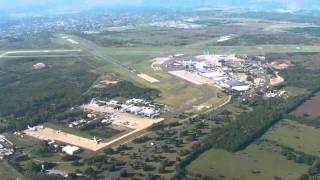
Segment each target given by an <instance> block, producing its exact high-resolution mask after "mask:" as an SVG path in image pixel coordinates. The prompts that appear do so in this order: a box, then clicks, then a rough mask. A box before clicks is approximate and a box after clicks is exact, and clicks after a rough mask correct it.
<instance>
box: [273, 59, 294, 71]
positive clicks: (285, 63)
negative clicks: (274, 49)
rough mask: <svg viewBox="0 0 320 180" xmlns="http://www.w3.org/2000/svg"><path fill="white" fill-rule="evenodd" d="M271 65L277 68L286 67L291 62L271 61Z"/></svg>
mask: <svg viewBox="0 0 320 180" xmlns="http://www.w3.org/2000/svg"><path fill="white" fill-rule="evenodd" d="M271 66H272V67H273V68H275V69H278V70H283V69H288V68H289V67H290V66H291V62H290V61H288V60H279V61H273V62H272V63H271Z"/></svg>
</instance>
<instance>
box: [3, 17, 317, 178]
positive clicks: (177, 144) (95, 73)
mask: <svg viewBox="0 0 320 180" xmlns="http://www.w3.org/2000/svg"><path fill="white" fill-rule="evenodd" d="M232 20H237V21H238V23H235V24H236V25H235V24H234V23H231V25H232V26H233V25H234V26H236V28H235V29H233V28H230V27H222V28H220V27H210V28H207V29H206V30H204V29H201V28H200V29H183V30H180V29H179V30H177V29H174V28H173V29H169V30H163V32H162V31H160V32H158V31H153V29H151V32H152V31H153V32H152V33H151V32H149V31H141V29H143V28H141V27H139V28H141V29H139V28H137V29H135V28H130V31H128V32H127V31H126V30H124V31H120V32H117V33H116V34H115V35H109V34H107V33H106V34H93V35H83V34H82V35H79V34H78V35H71V34H55V35H54V36H53V37H52V39H51V41H52V42H53V43H54V44H55V46H53V48H48V49H41V48H39V49H38V50H36V49H32V48H29V49H28V48H25V49H20V50H15V49H14V48H12V49H6V50H3V51H1V53H0V54H1V55H0V61H2V62H4V63H5V64H6V65H10V63H9V61H10V62H13V63H16V64H17V66H13V67H12V68H11V69H10V70H11V71H12V72H13V73H15V72H19V71H22V72H23V73H24V74H22V76H26V77H28V78H29V75H32V76H31V77H30V78H29V79H31V80H29V81H23V80H21V79H18V80H19V83H21V84H23V85H25V86H26V87H29V86H34V87H37V89H38V91H34V92H33V91H32V92H28V93H29V94H28V95H27V97H26V99H28V98H31V97H35V99H36V98H38V97H39V99H40V98H43V97H51V96H53V95H55V94H54V93H55V92H54V90H55V89H68V93H69V94H68V95H67V96H66V97H67V99H68V101H70V103H67V104H63V105H65V106H67V107H70V105H71V104H77V103H78V101H77V100H78V99H77V98H79V97H83V96H86V95H90V92H91V90H95V89H99V88H100V89H103V88H105V87H112V86H115V87H116V86H117V84H119V83H120V82H122V81H124V80H126V81H130V82H132V83H133V84H134V85H136V86H138V87H147V88H153V89H157V90H159V91H160V94H159V96H157V97H155V99H154V102H155V103H159V104H164V105H165V110H166V111H164V113H163V114H162V115H161V116H160V117H157V118H146V117H142V116H137V115H133V114H128V113H125V112H122V111H119V110H116V109H114V108H110V107H105V106H98V105H95V104H86V105H83V107H85V109H86V110H88V111H90V112H92V113H93V114H94V113H97V114H114V115H115V117H116V118H115V119H114V121H113V122H112V124H111V126H112V127H119V129H122V128H123V129H126V131H124V132H121V133H119V134H117V135H115V136H112V137H110V138H103V139H102V140H101V141H100V142H99V143H97V142H95V141H94V140H93V135H92V134H89V133H88V132H89V131H88V132H81V131H79V130H77V129H74V128H73V129H72V128H69V127H67V125H60V124H58V123H55V126H49V125H48V124H50V123H52V122H49V123H44V127H43V128H37V129H38V130H37V131H32V130H29V129H27V130H25V131H23V133H25V134H26V136H24V137H21V136H18V135H13V134H8V135H7V136H8V137H9V138H10V139H11V140H12V141H13V142H14V143H15V144H17V147H21V148H24V149H26V152H28V153H31V154H32V157H34V158H35V159H36V162H44V161H45V162H57V168H58V169H66V170H68V171H70V172H74V171H75V170H76V169H80V170H81V171H83V172H84V171H85V170H86V168H88V167H89V165H88V164H86V163H85V165H83V166H79V167H75V166H73V165H72V163H71V162H63V161H62V160H61V157H62V156H63V155H62V154H61V153H52V154H50V155H48V156H47V157H46V156H41V155H39V154H33V152H34V151H33V148H32V146H35V145H37V143H39V142H40V141H39V140H41V141H42V140H49V141H50V140H54V141H56V142H60V143H62V144H70V145H74V146H78V147H80V148H82V149H83V150H84V151H83V152H81V153H80V154H78V156H79V157H81V158H83V160H85V161H86V160H88V159H90V158H94V157H95V156H99V157H101V156H105V154H104V152H103V151H104V150H105V149H106V148H113V149H115V150H117V149H118V148H119V147H121V146H124V145H126V146H128V147H129V150H119V153H118V154H108V157H110V159H116V160H117V161H116V162H115V163H117V162H119V164H120V162H121V161H122V163H123V165H122V166H120V168H122V169H124V170H128V172H134V173H136V174H139V173H141V172H142V170H143V169H134V168H132V167H131V166H133V165H135V163H136V162H137V159H139V158H140V157H143V158H148V159H151V162H146V164H147V165H149V166H152V167H154V169H153V170H151V171H150V172H152V173H155V174H159V175H161V176H163V177H164V178H165V179H171V178H172V177H173V176H174V174H175V166H176V165H177V164H178V163H179V162H180V160H183V159H185V158H186V157H188V155H189V153H190V152H192V150H193V148H194V147H195V146H196V145H197V143H199V142H201V141H200V140H201V139H202V138H204V137H205V136H206V135H208V134H210V132H211V130H212V129H213V128H217V127H221V126H223V125H224V124H228V123H233V120H236V118H237V117H238V116H239V115H240V114H241V113H243V112H250V111H252V109H253V108H252V107H250V106H248V105H238V104H237V103H236V105H234V104H233V103H234V101H236V102H237V101H242V99H240V98H238V99H233V98H232V95H233V94H232V93H231V94H227V93H226V92H225V88H221V87H217V86H215V83H214V82H213V81H212V79H209V78H205V77H203V76H202V75H199V74H201V73H198V72H197V73H196V72H195V71H193V70H190V69H188V68H185V69H179V68H180V67H179V68H178V69H173V70H172V69H168V68H167V67H166V65H167V64H168V63H170V61H172V60H174V59H175V58H176V59H178V58H181V57H187V58H189V57H193V56H198V55H200V56H202V55H208V54H216V55H217V54H221V55H229V54H237V55H250V56H251V57H256V56H257V57H261V56H266V57H268V55H269V53H275V54H281V55H283V54H290V53H293V54H294V53H295V55H297V56H298V57H297V58H296V59H298V60H295V59H291V58H287V57H284V58H277V57H276V58H273V59H272V61H271V60H270V62H269V59H268V60H267V61H266V62H264V61H263V64H268V65H270V66H271V67H273V68H274V69H276V70H277V71H279V72H280V73H279V74H278V76H273V78H272V77H271V79H268V78H261V77H258V78H257V79H256V81H255V82H257V83H254V84H258V85H257V86H259V87H262V88H263V87H264V85H265V84H266V83H267V84H270V85H274V86H275V87H278V85H281V84H283V83H284V82H286V81H288V82H290V86H291V87H288V88H287V87H286V88H284V89H282V87H281V86H279V88H281V89H280V90H284V91H286V92H288V94H289V97H291V96H299V95H301V94H304V93H306V92H308V90H307V89H306V88H305V87H298V85H297V84H296V83H295V81H297V83H298V82H299V83H301V81H300V80H299V79H294V80H292V79H290V77H288V76H287V74H285V73H284V72H286V70H289V71H290V70H291V68H295V66H291V65H292V64H296V63H297V62H298V63H300V61H299V60H300V59H302V58H301V57H300V56H299V53H309V52H312V53H317V52H320V48H319V47H320V46H319V45H318V44H317V43H316V42H314V41H316V40H317V39H316V38H315V40H314V41H312V42H311V43H308V44H303V43H301V44H295V43H292V42H291V41H289V40H288V39H286V38H291V36H288V35H286V34H285V35H284V39H285V40H283V39H281V40H278V39H275V40H274V39H273V42H274V44H273V43H269V42H261V41H259V39H260V36H259V35H255V34H254V35H252V36H244V35H246V34H247V33H249V34H250V32H255V31H256V30H259V32H260V30H264V31H268V32H272V33H277V32H284V31H285V30H286V29H287V28H290V27H293V28H295V27H301V26H302V27H305V26H307V25H304V24H303V25H300V24H295V23H289V24H288V23H284V24H283V25H282V24H281V25H278V23H274V22H269V21H268V24H269V25H270V24H271V25H273V26H271V25H270V26H265V25H263V23H262V22H258V21H254V20H252V19H251V20H250V19H249V20H245V19H240V20H239V19H232ZM208 21H210V20H208ZM247 23H253V24H254V25H252V26H251V25H250V27H249V28H248V29H245V28H244V26H245V25H244V24H247ZM239 24H240V25H239ZM156 25H159V24H156ZM160 25H161V24H160ZM277 25H278V26H277ZM308 26H309V25H308ZM181 31H182V32H183V33H184V34H185V37H177V36H178V35H179V34H181ZM232 31H238V32H239V34H234V32H232ZM164 32H165V33H164ZM238 32H237V33H238ZM164 34H165V36H164ZM243 34H244V35H243ZM133 38H134V39H135V40H136V41H135V42H133V44H132V43H131V42H130V41H131V40H132V39H133ZM100 40H101V41H100ZM286 40H288V42H287V41H286ZM256 41H257V42H256ZM258 41H259V42H258ZM279 41H283V42H279ZM112 42H120V44H121V45H114V44H112ZM239 42H241V43H239ZM242 42H244V43H242ZM313 43H314V44H313ZM57 46H58V47H57ZM59 46H61V47H59ZM301 56H302V55H301ZM302 57H303V56H302ZM283 59H284V60H283ZM20 61H21V62H20ZM310 62H312V61H308V63H310ZM37 63H44V64H46V65H47V66H46V68H43V69H39V70H35V69H33V68H32V67H33V65H35V64H37ZM304 65H305V63H304V64H303V66H301V67H304ZM9 67H11V66H9ZM15 67H19V68H20V69H18V70H19V71H17V70H16V69H14V68H15ZM311 67H312V65H311ZM313 67H315V66H313ZM69 71H70V73H67V72H69ZM47 72H50V73H47ZM2 73H6V72H2V69H0V75H2ZM52 73H55V74H53V75H52ZM64 74H66V75H64ZM109 74H112V76H113V77H115V79H113V78H111V79H108V78H106V79H99V77H101V76H105V75H109ZM40 75H41V76H43V77H47V78H48V81H49V82H53V84H55V85H56V86H50V89H42V87H41V86H40V85H39V84H40V83H39V84H38V83H37V82H43V81H44V80H43V79H42V78H40ZM60 76H63V78H57V77H60ZM86 77H90V78H86ZM254 77H255V76H254ZM37 78H38V79H37ZM236 78H239V79H240V74H239V77H236ZM292 78H295V77H292ZM35 79H36V80H35ZM241 79H243V80H245V79H246V76H242V77H241ZM58 82H64V84H63V85H62V86H57V85H58V84H59V83H58ZM12 85H13V88H16V86H15V84H14V83H13V84H12ZM27 85H29V86H27ZM307 85H308V84H307ZM7 87H11V86H9V85H8V86H6V88H7ZM29 89H30V88H29ZM8 91H9V92H10V89H9V90H8ZM43 91H53V92H52V94H53V95H52V94H51V96H50V95H46V94H42V93H41V92H43ZM58 92H59V91H58ZM97 92H99V93H102V92H103V90H97ZM59 93H60V92H59ZM3 94H4V93H3ZM19 94H22V93H17V96H18V95H19ZM34 94H36V95H39V96H33V95H34ZM8 96H10V97H13V98H10V99H9V100H8V104H10V105H12V104H15V102H16V101H17V100H18V99H23V98H22V97H21V96H18V97H14V96H13V95H12V94H10V93H7V94H6V97H8ZM53 97H54V96H53ZM58 97H60V96H58ZM248 97H250V96H247V97H246V98H248ZM64 98H65V97H63V96H61V99H64ZM90 98H93V97H90ZM117 99H120V100H123V99H125V98H123V97H120V98H117ZM6 100H7V99H6ZM109 100H110V99H109ZM61 101H63V100H61ZM84 102H87V101H84ZM55 103H56V102H53V103H50V104H49V105H48V107H50V108H48V109H49V110H48V109H46V110H48V111H50V112H54V111H55V108H56V107H55ZM310 104H311V105H314V104H317V102H312V103H310V102H309V104H308V103H307V104H304V105H303V106H302V107H300V109H299V112H298V114H300V115H303V114H304V113H308V114H310V115H312V116H313V115H314V116H316V115H317V113H315V112H314V111H312V112H311V111H306V110H304V109H305V108H307V107H310V106H311V105H310ZM78 105H79V104H78ZM22 106H23V107H27V106H28V104H27V103H24V104H23V103H22ZM79 106H81V105H79ZM3 110H6V111H9V110H10V109H9V108H8V109H3ZM212 110H215V111H216V112H217V114H218V117H217V118H216V117H214V118H213V119H214V120H212V121H211V120H208V121H206V120H205V119H204V120H202V121H197V120H198V119H197V117H198V115H201V117H202V115H204V114H206V113H207V112H210V111H212ZM220 112H225V113H226V114H224V115H221V116H220V114H219V113H220ZM180 115H181V116H180ZM193 118H194V119H193ZM218 120H220V121H218ZM48 121H53V122H54V120H52V119H49V120H48ZM156 123H161V124H162V123H163V124H164V128H160V129H159V130H150V129H151V128H150V127H152V125H153V124H156ZM202 123H203V124H202ZM199 127H200V128H199ZM292 127H294V128H293V129H291V128H292ZM290 129H291V130H292V131H290ZM295 132H297V133H300V134H299V137H300V138H301V139H298V138H296V136H295V134H296V133H295ZM301 132H309V133H307V135H305V136H304V135H302V133H301ZM318 133H319V132H318V130H317V129H315V128H310V127H309V126H304V125H301V124H296V123H294V122H291V120H289V121H286V123H284V124H279V125H277V126H276V127H275V128H272V129H270V130H269V131H268V132H267V134H266V135H265V136H264V137H262V139H263V140H266V141H276V142H277V143H279V144H281V145H283V144H284V145H286V146H290V147H293V148H295V149H299V150H300V151H303V152H306V153H312V154H316V155H317V152H316V151H314V150H313V149H314V148H318V147H319V145H318V144H317V143H314V144H315V145H314V146H307V145H306V143H304V142H305V141H307V140H308V139H312V137H315V136H316V135H317V134H318ZM279 137H281V138H279ZM173 139H174V140H176V141H173ZM143 140H145V141H143ZM288 140H289V141H290V142H289V141H288ZM140 141H142V143H141V142H140ZM287 141H288V142H289V143H286V142H287ZM181 142H182V143H181ZM154 145H156V146H154ZM166 146H167V147H168V149H169V150H168V149H165V148H166ZM35 147H36V146H35ZM301 147H302V148H301ZM281 151H282V149H281V148H279V147H278V146H277V145H275V144H272V143H270V142H262V143H260V144H259V143H252V144H251V145H249V146H248V147H247V149H244V150H242V151H239V152H228V151H225V150H216V149H213V150H209V151H207V152H205V153H203V154H202V155H200V157H199V158H198V159H196V160H194V161H193V162H192V163H191V164H190V165H189V166H187V167H186V170H187V171H188V173H191V176H193V175H194V174H197V173H202V174H205V175H208V176H210V175H212V176H215V175H217V174H218V175H221V177H222V176H224V177H225V178H226V179H228V178H230V179H232V178H237V177H241V178H244V179H256V178H264V179H271V178H274V177H276V176H277V175H278V176H281V177H288V178H289V179H294V178H296V177H298V176H299V175H300V174H302V173H304V172H306V171H307V169H308V167H310V166H308V165H306V164H297V163H295V162H294V161H292V160H288V159H286V157H284V156H282V155H281ZM136 154H138V156H136ZM150 154H152V155H155V156H152V157H150V156H149V155H150ZM158 156H159V157H164V158H165V160H166V161H169V162H170V163H171V162H174V163H173V165H172V166H169V165H168V166H167V167H165V170H166V171H164V172H158V169H159V168H160V166H161V161H160V160H157V158H158ZM221 157H223V158H221ZM135 158H136V159H135ZM177 159H179V161H178V160H177ZM226 159H227V160H228V161H229V162H230V164H226V163H225V161H226ZM208 160H209V161H208ZM27 162H29V160H28V161H27ZM90 162H91V161H90ZM274 162H278V165H277V166H272V164H274ZM23 164H24V162H23ZM244 164H252V166H247V167H244V166H243V165H244ZM100 165H101V164H100ZM97 166H98V165H97ZM101 166H102V167H103V168H104V169H106V170H104V171H103V172H101V174H102V175H106V176H109V175H110V176H112V177H117V176H118V175H119V172H111V171H109V167H110V164H107V165H105V164H103V165H101ZM90 167H96V164H95V165H90ZM281 167H286V168H285V169H284V170H283V171H282V172H280V171H278V170H277V169H279V168H281Z"/></svg>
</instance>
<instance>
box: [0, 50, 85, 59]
mask: <svg viewBox="0 0 320 180" xmlns="http://www.w3.org/2000/svg"><path fill="white" fill-rule="evenodd" d="M69 52H82V50H80V49H69V50H68V49H54V50H22V51H7V52H5V53H2V54H1V55H0V58H3V57H6V58H7V57H15V58H16V57H29V56H28V55H26V54H30V55H31V56H38V55H46V53H69ZM12 54H13V56H12ZM16 54H23V56H19V55H16ZM48 56H49V55H48Z"/></svg>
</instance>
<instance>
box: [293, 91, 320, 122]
mask: <svg viewBox="0 0 320 180" xmlns="http://www.w3.org/2000/svg"><path fill="white" fill-rule="evenodd" d="M319 107H320V92H318V93H317V94H316V95H315V96H314V97H313V98H312V99H310V100H308V101H307V102H305V103H303V104H302V105H301V106H300V107H298V109H297V110H296V111H295V112H294V114H297V115H299V116H305V115H307V116H311V117H314V118H316V117H320V111H319Z"/></svg>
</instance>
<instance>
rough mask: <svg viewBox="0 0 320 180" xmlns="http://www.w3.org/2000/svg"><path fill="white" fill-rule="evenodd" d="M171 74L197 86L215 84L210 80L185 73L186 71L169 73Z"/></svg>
mask: <svg viewBox="0 0 320 180" xmlns="http://www.w3.org/2000/svg"><path fill="white" fill-rule="evenodd" d="M169 73H170V74H172V75H174V76H177V77H179V78H181V79H184V80H186V81H189V82H191V83H193V84H195V85H203V84H214V82H213V81H212V80H210V79H207V78H205V77H202V76H200V75H198V74H195V73H191V72H189V71H185V70H179V71H169Z"/></svg>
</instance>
